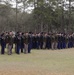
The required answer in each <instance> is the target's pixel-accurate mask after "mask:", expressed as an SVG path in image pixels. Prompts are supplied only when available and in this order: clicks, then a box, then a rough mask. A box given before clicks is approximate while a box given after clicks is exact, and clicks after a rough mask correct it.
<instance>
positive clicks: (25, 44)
mask: <svg viewBox="0 0 74 75" xmlns="http://www.w3.org/2000/svg"><path fill="white" fill-rule="evenodd" d="M29 39H30V38H29V34H28V33H24V40H23V41H24V53H25V54H27V53H28V45H29Z"/></svg>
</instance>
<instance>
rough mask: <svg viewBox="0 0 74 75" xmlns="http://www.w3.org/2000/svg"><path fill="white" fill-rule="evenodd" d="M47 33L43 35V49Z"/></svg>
mask: <svg viewBox="0 0 74 75" xmlns="http://www.w3.org/2000/svg"><path fill="white" fill-rule="evenodd" d="M46 41H47V33H46V34H44V36H43V49H46Z"/></svg>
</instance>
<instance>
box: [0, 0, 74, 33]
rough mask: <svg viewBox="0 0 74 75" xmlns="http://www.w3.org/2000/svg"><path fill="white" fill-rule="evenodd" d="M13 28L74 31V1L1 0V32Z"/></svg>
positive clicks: (40, 30)
mask: <svg viewBox="0 0 74 75" xmlns="http://www.w3.org/2000/svg"><path fill="white" fill-rule="evenodd" d="M13 1H14V4H15V5H14V4H13ZM14 6H15V7H14ZM28 8H33V9H32V10H31V9H30V13H29V11H27V9H28ZM11 30H13V31H25V32H29V31H33V32H43V31H44V32H49V31H51V32H55V31H56V32H73V30H74V1H73V0H0V32H2V31H11Z"/></svg>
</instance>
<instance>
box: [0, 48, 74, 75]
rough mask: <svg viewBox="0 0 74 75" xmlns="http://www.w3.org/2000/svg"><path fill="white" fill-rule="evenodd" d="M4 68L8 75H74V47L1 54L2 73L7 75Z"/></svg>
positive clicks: (0, 68) (0, 65) (0, 67)
mask: <svg viewBox="0 0 74 75" xmlns="http://www.w3.org/2000/svg"><path fill="white" fill-rule="evenodd" d="M3 70H4V71H5V73H6V72H8V73H7V74H6V75H9V74H10V72H12V74H13V75H15V73H16V75H20V74H21V75H74V49H63V50H32V52H31V54H24V53H21V54H20V55H17V54H15V53H13V54H12V55H7V54H5V55H0V72H1V74H0V75H5V74H4V73H3ZM14 72H15V73H14ZM18 73H19V74H18Z"/></svg>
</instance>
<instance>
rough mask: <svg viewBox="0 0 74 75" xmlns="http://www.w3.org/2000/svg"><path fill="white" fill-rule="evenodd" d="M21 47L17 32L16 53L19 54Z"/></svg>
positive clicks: (19, 35) (19, 34)
mask: <svg viewBox="0 0 74 75" xmlns="http://www.w3.org/2000/svg"><path fill="white" fill-rule="evenodd" d="M20 49H21V33H20V32H18V33H17V36H16V53H17V54H20Z"/></svg>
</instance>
